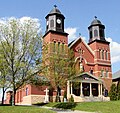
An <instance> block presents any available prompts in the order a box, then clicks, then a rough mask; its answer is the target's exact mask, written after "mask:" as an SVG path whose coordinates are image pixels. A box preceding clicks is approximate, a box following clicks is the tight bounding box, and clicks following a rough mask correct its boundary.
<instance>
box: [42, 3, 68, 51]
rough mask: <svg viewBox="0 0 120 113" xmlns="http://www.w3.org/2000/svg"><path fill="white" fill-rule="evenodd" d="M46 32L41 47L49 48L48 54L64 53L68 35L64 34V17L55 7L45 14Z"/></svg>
mask: <svg viewBox="0 0 120 113" xmlns="http://www.w3.org/2000/svg"><path fill="white" fill-rule="evenodd" d="M45 19H46V31H45V35H44V36H43V45H45V44H47V45H48V46H49V53H51V52H52V53H54V52H58V51H59V52H64V53H66V50H67V49H66V48H67V47H68V34H67V33H66V32H64V19H65V17H64V15H63V14H62V13H61V12H60V10H59V9H58V8H57V6H56V5H54V7H53V9H52V10H51V11H50V12H49V13H48V14H47V16H46V17H45Z"/></svg>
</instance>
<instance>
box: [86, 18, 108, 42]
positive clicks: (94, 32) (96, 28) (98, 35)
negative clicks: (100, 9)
mask: <svg viewBox="0 0 120 113" xmlns="http://www.w3.org/2000/svg"><path fill="white" fill-rule="evenodd" d="M104 29H105V26H104V25H103V24H102V23H101V21H100V20H98V19H97V17H96V16H95V18H94V20H93V21H92V22H91V24H90V26H89V27H88V30H89V43H91V42H94V41H96V40H99V41H106V40H105V34H104Z"/></svg>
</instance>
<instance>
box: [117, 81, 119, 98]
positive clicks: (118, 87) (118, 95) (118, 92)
mask: <svg viewBox="0 0 120 113" xmlns="http://www.w3.org/2000/svg"><path fill="white" fill-rule="evenodd" d="M117 96H118V100H120V82H118V84H117Z"/></svg>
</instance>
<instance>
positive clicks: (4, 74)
mask: <svg viewBox="0 0 120 113" xmlns="http://www.w3.org/2000/svg"><path fill="white" fill-rule="evenodd" d="M8 71H9V70H8V68H7V64H6V62H5V59H4V56H3V50H2V47H1V45H0V88H2V105H3V104H4V96H5V91H6V90H7V89H8V88H10V82H9V80H8V77H9V76H8Z"/></svg>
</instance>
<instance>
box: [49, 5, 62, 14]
mask: <svg viewBox="0 0 120 113" xmlns="http://www.w3.org/2000/svg"><path fill="white" fill-rule="evenodd" d="M49 14H61V12H60V10H59V9H58V8H57V6H56V5H54V8H53V9H52V10H51V11H50V13H49Z"/></svg>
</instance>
